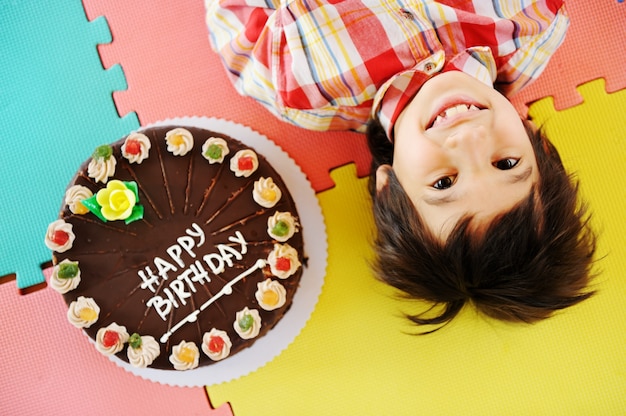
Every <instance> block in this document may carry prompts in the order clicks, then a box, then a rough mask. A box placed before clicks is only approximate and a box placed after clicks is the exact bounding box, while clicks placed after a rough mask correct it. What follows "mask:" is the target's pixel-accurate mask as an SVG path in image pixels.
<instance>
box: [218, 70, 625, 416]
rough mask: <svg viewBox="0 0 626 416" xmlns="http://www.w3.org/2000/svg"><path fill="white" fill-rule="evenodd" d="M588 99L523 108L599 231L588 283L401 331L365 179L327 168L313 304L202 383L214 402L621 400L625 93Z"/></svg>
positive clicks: (564, 405) (238, 412)
mask: <svg viewBox="0 0 626 416" xmlns="http://www.w3.org/2000/svg"><path fill="white" fill-rule="evenodd" d="M579 90H580V92H581V94H582V95H583V96H584V97H585V103H584V104H582V105H580V106H577V107H573V108H570V109H567V110H564V111H561V112H556V111H555V110H554V108H553V107H552V105H551V101H550V99H544V100H542V101H540V102H538V103H536V104H534V105H533V106H532V107H531V111H530V114H531V116H532V117H533V118H534V119H535V120H536V121H538V122H539V123H543V124H545V126H546V130H547V133H548V134H549V135H550V136H551V138H552V139H553V141H554V142H555V143H556V145H557V146H558V148H559V150H560V152H561V154H562V156H563V159H564V161H565V164H566V165H567V167H568V168H570V169H572V170H575V171H577V174H578V176H579V178H580V181H581V183H582V185H581V189H582V193H583V195H584V196H585V197H586V198H587V199H588V200H589V202H590V204H591V207H592V210H593V213H594V217H593V224H594V226H595V227H596V228H597V229H598V230H601V232H600V238H599V255H600V256H602V257H603V258H602V259H601V260H600V261H599V262H598V264H597V269H598V270H601V272H602V273H601V275H600V277H599V278H598V279H597V280H596V282H595V289H597V290H598V294H597V295H596V296H594V297H592V298H591V299H589V300H587V301H585V302H583V303H581V304H579V305H577V306H575V307H572V308H569V309H567V310H566V311H564V312H562V313H559V314H557V315H556V316H554V317H552V318H551V319H548V320H545V321H542V322H540V323H537V324H534V325H519V324H507V323H503V322H499V321H494V320H491V319H488V318H484V317H482V316H480V315H477V314H476V313H475V312H474V311H473V310H472V309H471V308H466V309H464V310H463V311H462V312H461V314H460V315H459V316H458V317H457V318H456V319H455V320H454V321H453V322H452V323H451V324H450V325H449V326H447V327H446V328H444V329H443V330H441V331H439V332H436V333H434V334H431V335H427V336H415V335H409V334H407V332H408V331H410V330H411V326H409V325H408V323H407V321H406V320H405V319H404V318H402V316H401V312H402V311H411V310H414V309H412V308H415V307H419V306H424V305H420V304H419V303H417V302H416V303H407V302H403V301H400V300H398V299H395V298H394V297H393V296H392V295H393V293H394V292H393V291H392V290H391V289H390V288H389V287H387V286H385V285H382V284H380V283H378V282H376V281H375V280H374V279H373V277H372V276H371V273H370V271H369V269H368V265H367V260H368V258H370V256H371V249H370V246H369V242H370V239H371V235H372V231H373V224H372V220H371V218H370V210H369V202H368V197H367V192H366V180H365V179H357V178H356V175H355V169H354V166H352V165H349V166H345V167H342V168H340V169H338V170H335V171H333V172H332V177H333V180H334V181H335V182H336V183H337V186H336V187H335V188H333V189H331V190H328V191H325V192H322V193H320V194H318V197H319V199H320V203H321V205H322V209H323V213H324V216H325V221H326V226H327V230H328V244H329V258H328V273H327V276H326V280H325V285H324V289H323V292H322V294H321V297H320V300H319V303H318V305H317V307H316V310H315V311H314V313H313V315H312V317H311V319H310V321H309V322H308V324H307V325H306V327H305V328H304V329H303V331H302V332H301V334H300V335H299V336H298V337H297V338H296V339H295V341H294V342H293V344H292V345H291V346H290V347H289V348H288V349H287V350H285V351H284V352H283V353H282V354H281V355H280V356H279V357H277V358H276V359H275V360H274V361H272V362H271V363H269V364H268V365H266V366H265V367H264V368H261V369H259V370H258V371H256V372H254V373H252V374H250V375H248V376H245V377H243V378H241V379H238V380H234V381H232V382H229V383H225V384H221V385H217V386H212V387H208V388H207V390H208V392H209V395H210V397H211V401H212V402H213V404H214V405H220V404H222V403H224V402H230V404H231V406H232V409H233V413H234V415H235V416H244V415H255V416H259V415H319V414H324V415H460V414H462V415H492V414H493V415H495V414H498V415H500V414H503V415H504V414H505V415H525V416H526V415H548V414H549V415H573V414H576V415H579V414H581V415H582V414H585V415H587V414H594V415H595V414H598V415H616V414H623V411H624V409H626V394H624V393H625V392H626V349H625V348H626V319H624V316H626V276H625V275H624V274H625V273H624V272H625V270H626V245H625V244H624V235H626V223H625V222H624V215H623V214H624V209H623V207H624V203H625V202H626V187H625V186H624V179H625V174H624V170H623V169H624V165H625V163H624V162H625V161H626V152H625V144H626V137H624V132H625V131H626V129H625V128H624V127H625V126H624V117H623V110H624V108H626V91H620V92H616V93H613V94H610V95H607V94H605V93H604V92H603V91H604V90H603V84H602V81H597V82H592V83H589V84H586V85H584V86H582V87H580V89H579Z"/></svg>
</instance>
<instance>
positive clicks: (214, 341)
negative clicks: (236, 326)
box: [208, 336, 226, 354]
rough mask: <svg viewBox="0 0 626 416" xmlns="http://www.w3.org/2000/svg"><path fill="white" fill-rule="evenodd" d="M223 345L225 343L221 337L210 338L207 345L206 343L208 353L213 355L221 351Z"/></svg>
mask: <svg viewBox="0 0 626 416" xmlns="http://www.w3.org/2000/svg"><path fill="white" fill-rule="evenodd" d="M225 344H226V343H225V342H224V340H223V339H222V337H218V336H212V337H211V338H210V339H209V343H208V347H209V351H211V352H212V353H214V354H217V353H218V352H220V351H222V349H223V348H224V345H225Z"/></svg>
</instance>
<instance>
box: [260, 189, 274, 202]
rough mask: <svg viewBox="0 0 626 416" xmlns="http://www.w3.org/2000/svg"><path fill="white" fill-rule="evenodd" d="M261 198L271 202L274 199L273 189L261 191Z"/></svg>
mask: <svg viewBox="0 0 626 416" xmlns="http://www.w3.org/2000/svg"><path fill="white" fill-rule="evenodd" d="M261 197H262V198H263V199H265V200H266V201H273V200H275V199H276V191H274V190H273V189H263V190H262V191H261Z"/></svg>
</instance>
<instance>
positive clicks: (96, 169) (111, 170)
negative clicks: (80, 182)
mask: <svg viewBox="0 0 626 416" xmlns="http://www.w3.org/2000/svg"><path fill="white" fill-rule="evenodd" d="M116 166H117V160H115V157H113V156H110V157H109V158H106V159H105V158H102V157H98V158H92V159H91V161H89V165H87V176H89V177H90V178H93V179H94V180H95V181H96V182H102V183H107V181H108V180H109V178H110V177H111V176H113V175H115V167H116Z"/></svg>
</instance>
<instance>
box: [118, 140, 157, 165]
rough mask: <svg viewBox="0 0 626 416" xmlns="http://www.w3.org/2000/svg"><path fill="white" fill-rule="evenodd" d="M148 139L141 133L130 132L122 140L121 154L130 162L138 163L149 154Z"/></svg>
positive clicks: (149, 145)
mask: <svg viewBox="0 0 626 416" xmlns="http://www.w3.org/2000/svg"><path fill="white" fill-rule="evenodd" d="M150 147H152V144H151V143H150V139H149V138H148V136H146V135H145V134H143V133H137V132H135V133H131V134H129V135H128V136H127V137H126V140H124V144H123V145H122V148H121V150H122V156H123V157H124V158H125V159H127V160H128V161H129V162H130V163H136V164H138V165H140V164H141V162H143V161H144V159H146V158H147V157H148V156H149V155H150Z"/></svg>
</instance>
